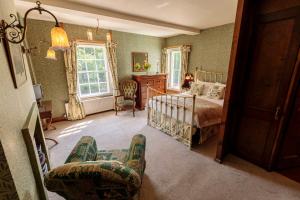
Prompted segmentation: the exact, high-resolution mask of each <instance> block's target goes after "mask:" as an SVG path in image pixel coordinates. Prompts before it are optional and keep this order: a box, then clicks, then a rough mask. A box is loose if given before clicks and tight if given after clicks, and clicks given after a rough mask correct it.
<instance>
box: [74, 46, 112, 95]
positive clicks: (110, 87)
mask: <svg viewBox="0 0 300 200" xmlns="http://www.w3.org/2000/svg"><path fill="white" fill-rule="evenodd" d="M79 47H89V48H91V47H93V48H94V50H95V48H99V47H100V48H101V49H102V50H103V59H96V58H95V59H87V58H85V59H79V58H78V57H77V56H76V59H77V60H76V63H78V61H79V60H84V61H87V60H96V61H97V60H104V69H105V70H104V72H105V73H106V80H107V82H99V77H98V74H97V80H98V81H97V83H98V85H99V92H98V93H93V94H92V93H91V86H90V85H91V84H95V83H90V82H89V73H91V72H93V71H88V68H87V65H86V63H85V65H86V71H84V72H82V71H78V70H77V84H78V87H77V90H78V94H79V97H80V98H81V99H85V98H90V97H105V96H112V94H113V93H112V85H111V74H110V70H109V66H108V60H107V54H106V47H105V45H104V44H95V43H84V44H81V43H78V44H77V46H76V54H77V48H79ZM77 69H78V68H77ZM94 72H95V73H99V72H103V71H98V69H97V68H96V71H94ZM80 73H87V77H88V83H83V84H81V83H79V74H80ZM101 83H107V91H108V92H100V84H101ZM81 85H88V86H89V90H90V94H84V95H82V94H81V91H80V86H81Z"/></svg>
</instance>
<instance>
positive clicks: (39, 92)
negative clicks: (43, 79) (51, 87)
mask: <svg viewBox="0 0 300 200" xmlns="http://www.w3.org/2000/svg"><path fill="white" fill-rule="evenodd" d="M33 90H34V94H35V99H36V100H40V99H42V98H43V91H42V86H41V84H36V85H33Z"/></svg>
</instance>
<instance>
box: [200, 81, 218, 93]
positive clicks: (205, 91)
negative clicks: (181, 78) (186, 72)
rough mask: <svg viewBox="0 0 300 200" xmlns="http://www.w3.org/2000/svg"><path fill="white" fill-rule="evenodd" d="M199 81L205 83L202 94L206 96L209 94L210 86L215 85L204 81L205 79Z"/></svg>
mask: <svg viewBox="0 0 300 200" xmlns="http://www.w3.org/2000/svg"><path fill="white" fill-rule="evenodd" d="M197 83H201V84H203V85H204V87H203V90H202V93H201V95H205V96H206V95H207V93H208V91H209V89H210V87H211V86H213V85H214V83H211V82H204V81H197Z"/></svg>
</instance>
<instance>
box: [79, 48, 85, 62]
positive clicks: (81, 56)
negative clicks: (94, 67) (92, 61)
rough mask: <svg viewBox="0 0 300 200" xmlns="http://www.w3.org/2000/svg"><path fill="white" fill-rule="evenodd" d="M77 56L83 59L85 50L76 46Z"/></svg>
mask: <svg viewBox="0 0 300 200" xmlns="http://www.w3.org/2000/svg"><path fill="white" fill-rule="evenodd" d="M77 58H78V59H84V58H85V51H84V48H83V47H77Z"/></svg>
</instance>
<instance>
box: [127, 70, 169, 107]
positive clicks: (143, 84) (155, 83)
mask: <svg viewBox="0 0 300 200" xmlns="http://www.w3.org/2000/svg"><path fill="white" fill-rule="evenodd" d="M132 78H133V80H135V81H136V82H137V83H138V89H137V92H136V96H137V97H136V107H137V108H138V109H140V110H144V109H145V104H146V101H147V85H149V86H150V87H152V88H154V89H156V90H158V91H160V92H164V93H165V92H166V88H167V75H166V74H155V75H133V76H132Z"/></svg>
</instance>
